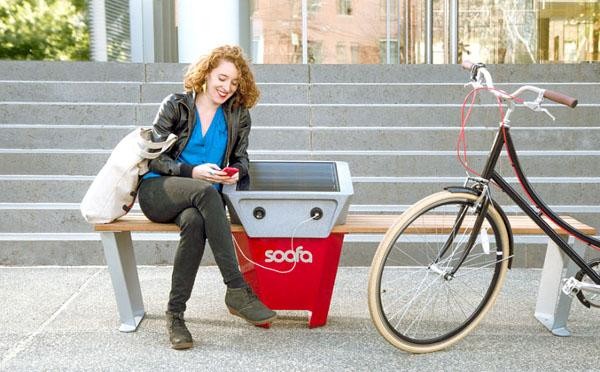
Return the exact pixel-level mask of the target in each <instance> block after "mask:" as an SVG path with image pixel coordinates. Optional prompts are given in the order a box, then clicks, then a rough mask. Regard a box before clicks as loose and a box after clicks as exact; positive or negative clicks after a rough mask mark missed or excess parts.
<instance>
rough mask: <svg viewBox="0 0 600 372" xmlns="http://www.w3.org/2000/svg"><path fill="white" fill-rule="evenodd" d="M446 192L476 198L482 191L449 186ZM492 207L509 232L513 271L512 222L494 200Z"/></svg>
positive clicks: (510, 262)
mask: <svg viewBox="0 0 600 372" xmlns="http://www.w3.org/2000/svg"><path fill="white" fill-rule="evenodd" d="M444 190H446V191H448V192H451V193H453V194H457V193H466V194H471V195H475V196H479V195H481V192H480V191H477V190H473V189H471V188H468V187H464V186H449V187H444ZM492 205H493V206H494V208H495V209H496V210H497V211H498V213H499V214H500V217H501V218H502V221H504V225H505V226H506V229H507V232H508V234H507V235H508V253H509V255H510V258H509V259H508V268H509V269H511V268H512V259H513V257H514V250H513V248H514V241H513V235H512V229H511V227H510V221H509V220H508V217H507V216H506V213H504V210H503V209H502V207H501V206H500V204H498V203H497V202H496V201H495V200H494V199H492Z"/></svg>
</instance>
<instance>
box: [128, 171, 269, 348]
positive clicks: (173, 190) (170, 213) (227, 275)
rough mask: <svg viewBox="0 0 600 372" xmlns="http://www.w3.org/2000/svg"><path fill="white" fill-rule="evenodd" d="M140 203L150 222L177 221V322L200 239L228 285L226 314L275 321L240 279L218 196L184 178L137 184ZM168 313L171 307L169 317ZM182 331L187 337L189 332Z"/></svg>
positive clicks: (197, 260) (189, 286) (208, 186)
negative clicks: (210, 252) (138, 185)
mask: <svg viewBox="0 0 600 372" xmlns="http://www.w3.org/2000/svg"><path fill="white" fill-rule="evenodd" d="M139 201H140V207H141V208H142V211H143V212H144V214H145V215H146V216H147V217H148V218H149V219H151V220H152V221H156V222H171V221H175V223H176V224H177V225H178V226H180V228H181V239H180V241H179V247H178V248H177V257H176V260H175V264H174V266H173V283H172V286H173V289H172V291H171V294H172V295H171V297H170V301H169V307H171V306H173V307H174V309H178V310H176V311H180V313H179V314H174V315H181V322H183V315H182V312H183V310H185V302H186V301H187V300H188V299H189V296H190V294H191V289H192V286H193V283H194V280H195V277H196V273H197V271H198V266H199V264H200V259H201V257H202V251H203V250H204V237H206V238H207V239H208V242H209V243H210V246H211V248H212V251H213V255H214V257H215V261H216V263H217V266H218V267H219V270H220V271H221V275H222V277H223V281H224V282H225V284H227V286H228V289H227V293H226V296H225V303H226V305H227V307H228V308H229V311H230V312H231V313H232V314H234V315H238V316H240V317H242V318H244V319H245V320H247V321H249V322H251V323H254V324H261V323H265V322H269V321H271V320H273V319H275V318H276V316H277V314H276V313H275V312H274V311H272V310H270V309H268V308H267V307H266V306H265V305H264V304H263V303H262V302H261V301H260V300H259V299H258V298H257V297H256V295H255V294H254V293H253V292H252V290H251V289H250V287H248V286H247V285H246V284H245V282H244V279H243V278H242V274H241V272H240V270H239V268H238V263H237V259H236V257H235V251H234V248H233V241H232V239H231V228H230V226H229V222H228V221H227V216H226V215H225V208H224V206H223V201H222V199H221V194H219V192H218V191H217V190H216V189H215V188H214V187H212V185H211V184H210V183H208V182H206V181H203V180H195V179H191V178H183V177H159V178H152V179H148V180H145V181H143V182H142V184H141V185H140V190H139ZM187 255H191V256H192V257H193V259H192V260H191V261H192V262H187V261H186V260H185V257H187ZM179 256H180V258H181V259H178V257H179ZM179 309H181V310H179ZM171 312H172V311H171V309H170V308H169V311H168V312H167V315H169V313H171ZM185 332H186V333H185V336H186V337H187V334H189V332H187V328H186V329H185ZM170 334H171V342H172V343H173V345H175V346H177V340H178V339H176V338H174V337H173V336H174V335H177V332H170ZM190 340H191V336H190ZM186 345H187V344H186Z"/></svg>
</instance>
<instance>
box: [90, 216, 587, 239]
mask: <svg viewBox="0 0 600 372" xmlns="http://www.w3.org/2000/svg"><path fill="white" fill-rule="evenodd" d="M399 217H400V215H398V214H348V216H347V218H346V223H345V224H343V225H336V226H334V227H333V230H332V232H335V233H349V234H352V233H354V234H357V233H359V234H360V233H362V234H382V233H385V232H386V231H387V230H388V229H389V228H390V226H391V225H392V224H393V223H394V221H396V220H397V219H398V218H399ZM508 218H509V220H510V224H511V227H512V230H513V233H514V234H515V235H536V234H542V233H543V232H542V230H541V229H540V228H539V227H538V226H537V225H536V224H535V223H533V221H532V220H531V219H530V218H529V217H528V216H525V215H518V216H517V215H513V216H509V217H508ZM562 218H563V219H564V220H565V221H566V222H567V223H569V224H571V225H573V226H574V227H576V228H577V229H579V230H580V231H581V232H582V233H584V234H588V235H595V234H596V229H595V228H593V227H591V226H588V225H586V224H584V223H582V222H579V221H577V220H576V219H574V218H573V217H570V216H563V217H562ZM432 221H433V220H432V219H429V218H425V219H424V220H423V222H422V226H423V228H422V229H418V230H413V231H410V232H411V233H427V232H431V226H432V225H431V223H432ZM546 221H548V220H547V219H546ZM452 222H453V220H452V217H451V216H449V217H448V222H447V225H448V226H451V223H452ZM550 226H551V227H552V228H553V229H554V231H556V232H559V233H560V232H562V229H560V228H559V227H558V226H556V225H555V224H554V223H550ZM94 229H95V230H96V231H115V232H118V231H135V232H168V231H174V232H178V231H179V227H177V226H176V225H175V224H173V223H156V222H151V221H149V220H148V219H147V218H146V217H145V216H144V215H143V214H134V213H131V214H128V215H126V216H123V217H121V218H119V219H118V220H116V221H115V222H111V223H106V224H96V225H94ZM231 230H232V231H233V232H243V231H244V228H243V227H242V226H241V225H231ZM438 231H439V230H438Z"/></svg>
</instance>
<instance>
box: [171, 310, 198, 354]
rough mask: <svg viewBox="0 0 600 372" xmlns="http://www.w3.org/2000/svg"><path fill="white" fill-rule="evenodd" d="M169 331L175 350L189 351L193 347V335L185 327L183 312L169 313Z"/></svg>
mask: <svg viewBox="0 0 600 372" xmlns="http://www.w3.org/2000/svg"><path fill="white" fill-rule="evenodd" d="M165 314H167V331H168V332H169V340H170V341H171V347H172V348H173V349H178V350H180V349H189V348H191V347H192V344H193V341H192V335H191V334H190V331H188V329H187V327H186V326H185V321H184V320H183V312H181V313H173V312H170V311H167V312H166V313H165Z"/></svg>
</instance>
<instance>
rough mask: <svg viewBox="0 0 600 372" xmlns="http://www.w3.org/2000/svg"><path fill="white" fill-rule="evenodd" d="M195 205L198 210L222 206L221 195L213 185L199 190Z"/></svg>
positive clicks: (195, 197)
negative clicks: (205, 207)
mask: <svg viewBox="0 0 600 372" xmlns="http://www.w3.org/2000/svg"><path fill="white" fill-rule="evenodd" d="M193 203H194V205H195V206H196V207H197V208H201V207H203V206H213V205H217V206H220V205H222V203H223V202H222V199H221V194H220V193H219V191H217V189H215V188H214V187H213V186H212V185H211V186H209V187H202V188H199V189H198V191H197V192H196V193H195V195H194V198H193Z"/></svg>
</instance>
